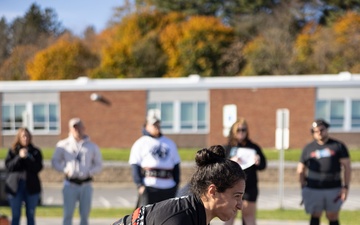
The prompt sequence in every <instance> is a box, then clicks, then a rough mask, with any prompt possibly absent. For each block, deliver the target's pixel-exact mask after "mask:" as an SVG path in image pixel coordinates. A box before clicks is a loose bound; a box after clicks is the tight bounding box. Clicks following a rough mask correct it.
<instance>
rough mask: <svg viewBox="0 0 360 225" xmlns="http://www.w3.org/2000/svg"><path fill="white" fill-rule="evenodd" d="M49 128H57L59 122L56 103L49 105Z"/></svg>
mask: <svg viewBox="0 0 360 225" xmlns="http://www.w3.org/2000/svg"><path fill="white" fill-rule="evenodd" d="M49 122H50V123H49V129H50V130H57V129H58V126H59V125H58V124H59V123H58V122H59V115H58V107H57V105H56V104H50V105H49Z"/></svg>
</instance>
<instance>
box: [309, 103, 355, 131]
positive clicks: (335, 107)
mask: <svg viewBox="0 0 360 225" xmlns="http://www.w3.org/2000/svg"><path fill="white" fill-rule="evenodd" d="M315 117H316V118H323V119H325V120H327V121H329V122H330V126H331V128H332V129H335V130H338V131H340V130H359V129H360V100H350V99H346V100H318V101H317V102H316V115H315Z"/></svg>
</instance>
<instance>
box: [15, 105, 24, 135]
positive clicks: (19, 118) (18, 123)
mask: <svg viewBox="0 0 360 225" xmlns="http://www.w3.org/2000/svg"><path fill="white" fill-rule="evenodd" d="M24 113H25V105H22V104H21V105H15V129H16V130H17V129H18V128H20V127H22V126H23V114H24Z"/></svg>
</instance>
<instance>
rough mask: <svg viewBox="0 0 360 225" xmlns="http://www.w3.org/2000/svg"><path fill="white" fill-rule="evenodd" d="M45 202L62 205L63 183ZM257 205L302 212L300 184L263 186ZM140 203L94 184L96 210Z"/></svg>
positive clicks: (121, 190) (352, 197)
mask: <svg viewBox="0 0 360 225" xmlns="http://www.w3.org/2000/svg"><path fill="white" fill-rule="evenodd" d="M43 186H44V188H43V189H44V190H43V193H42V199H43V201H42V202H43V204H44V205H62V194H61V192H62V191H61V189H62V186H61V184H55V185H54V184H44V185H43ZM259 189H260V194H259V198H258V203H257V206H258V208H259V209H278V208H283V209H303V206H301V205H300V202H301V196H300V189H299V187H298V185H287V186H286V187H285V188H284V192H283V194H280V191H279V188H278V186H277V185H275V184H272V185H267V184H263V185H260V187H259ZM136 200H137V194H136V189H135V187H134V185H132V184H130V185H125V186H119V185H109V184H94V194H93V199H92V206H93V207H95V208H121V207H126V208H131V207H134V206H135V202H136ZM343 209H345V210H360V187H359V186H352V187H351V189H350V192H349V197H348V199H347V200H346V202H345V203H344V205H343Z"/></svg>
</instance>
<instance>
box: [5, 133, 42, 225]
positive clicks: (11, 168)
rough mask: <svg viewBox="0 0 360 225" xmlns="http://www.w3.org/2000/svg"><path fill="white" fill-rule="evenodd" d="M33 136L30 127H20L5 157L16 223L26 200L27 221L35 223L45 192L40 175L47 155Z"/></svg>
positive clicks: (13, 223)
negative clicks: (38, 206)
mask: <svg viewBox="0 0 360 225" xmlns="http://www.w3.org/2000/svg"><path fill="white" fill-rule="evenodd" d="M31 139H32V136H31V134H30V132H29V130H28V129H26V128H19V130H18V132H17V135H16V137H15V140H14V143H13V144H12V146H11V148H10V149H9V151H8V154H7V156H6V159H5V166H6V169H7V172H8V177H7V179H6V188H5V190H6V192H7V194H8V200H9V204H10V207H11V213H12V221H11V224H12V225H18V224H20V217H21V206H22V203H23V202H25V207H26V218H27V224H28V225H34V224H35V208H36V206H37V205H38V202H39V198H40V193H41V183H40V179H39V176H38V174H39V172H40V171H41V170H42V169H43V157H42V154H41V151H40V149H38V148H36V147H35V146H34V145H33V144H32V140H31Z"/></svg>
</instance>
